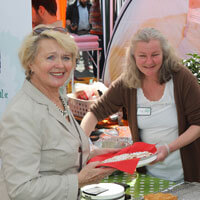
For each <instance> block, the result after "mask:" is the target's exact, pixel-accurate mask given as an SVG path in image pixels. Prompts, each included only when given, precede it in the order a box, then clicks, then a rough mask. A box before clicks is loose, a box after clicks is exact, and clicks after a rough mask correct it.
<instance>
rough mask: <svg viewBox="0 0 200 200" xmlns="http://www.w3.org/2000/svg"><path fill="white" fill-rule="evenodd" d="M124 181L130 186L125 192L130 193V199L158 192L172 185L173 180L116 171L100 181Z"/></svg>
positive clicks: (134, 199)
mask: <svg viewBox="0 0 200 200" xmlns="http://www.w3.org/2000/svg"><path fill="white" fill-rule="evenodd" d="M114 182H116V183H126V184H128V185H129V186H130V187H129V188H128V189H127V190H126V194H130V195H131V199H133V200H136V199H141V197H143V196H144V195H145V194H148V193H154V192H159V191H162V190H165V189H167V188H169V187H171V186H173V185H175V184H176V183H175V182H172V181H166V180H162V179H159V178H155V177H152V176H149V175H145V174H139V173H134V174H133V175H131V174H127V173H123V172H121V171H117V172H115V173H113V174H112V175H111V176H109V177H107V178H104V179H103V180H102V183H114Z"/></svg>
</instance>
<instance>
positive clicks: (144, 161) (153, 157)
mask: <svg viewBox="0 0 200 200" xmlns="http://www.w3.org/2000/svg"><path fill="white" fill-rule="evenodd" d="M156 158H157V155H156V154H153V155H151V156H149V157H146V158H141V159H140V161H139V162H138V164H137V167H136V168H139V167H143V166H146V165H148V164H149V163H151V162H153V161H154V160H156Z"/></svg>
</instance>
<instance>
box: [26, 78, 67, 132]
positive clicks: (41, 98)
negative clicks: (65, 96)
mask: <svg viewBox="0 0 200 200" xmlns="http://www.w3.org/2000/svg"><path fill="white" fill-rule="evenodd" d="M23 90H24V92H25V93H26V94H27V95H29V96H30V97H31V98H32V99H33V100H34V101H36V102H37V103H38V104H43V105H45V106H47V108H48V111H49V114H50V115H51V116H53V117H54V118H55V119H56V120H57V121H59V122H60V123H61V124H62V125H63V126H64V127H65V128H66V129H67V130H69V125H68V124H67V120H66V119H65V118H64V117H63V116H62V114H61V113H60V111H59V110H58V108H57V107H56V105H55V104H54V103H53V102H52V101H51V100H50V99H48V98H47V97H46V96H45V95H44V94H43V93H41V92H40V91H39V90H38V89H37V88H36V87H35V86H33V85H32V84H31V83H30V82H29V81H27V80H25V82H24V85H23Z"/></svg>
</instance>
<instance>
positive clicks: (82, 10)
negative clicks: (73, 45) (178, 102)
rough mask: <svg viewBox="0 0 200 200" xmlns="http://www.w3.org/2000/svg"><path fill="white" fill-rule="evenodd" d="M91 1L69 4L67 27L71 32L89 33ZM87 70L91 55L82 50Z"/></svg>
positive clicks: (85, 0)
mask: <svg viewBox="0 0 200 200" xmlns="http://www.w3.org/2000/svg"><path fill="white" fill-rule="evenodd" d="M90 7H91V4H90V1H89V0H76V1H75V2H74V3H73V4H69V5H68V6H67V13H66V27H67V28H68V30H69V31H70V32H71V33H75V34H78V35H85V34H89V32H90V28H91V25H90V22H89V16H90ZM82 55H83V61H84V67H85V70H89V56H88V53H87V52H86V51H83V52H82Z"/></svg>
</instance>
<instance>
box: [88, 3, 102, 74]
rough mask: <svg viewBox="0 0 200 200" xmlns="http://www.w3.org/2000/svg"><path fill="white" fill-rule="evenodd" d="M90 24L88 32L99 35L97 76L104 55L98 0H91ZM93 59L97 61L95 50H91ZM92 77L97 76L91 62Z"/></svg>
mask: <svg viewBox="0 0 200 200" xmlns="http://www.w3.org/2000/svg"><path fill="white" fill-rule="evenodd" d="M90 24H91V30H90V34H93V35H97V36H98V37H99V48H101V50H100V60H99V77H100V78H101V77H102V72H103V67H104V61H105V57H104V56H105V55H104V47H103V26H102V16H101V9H100V3H99V0H92V6H91V8H90ZM93 59H94V61H95V63H97V51H93ZM93 72H94V77H97V67H96V66H95V64H94V63H93Z"/></svg>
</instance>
